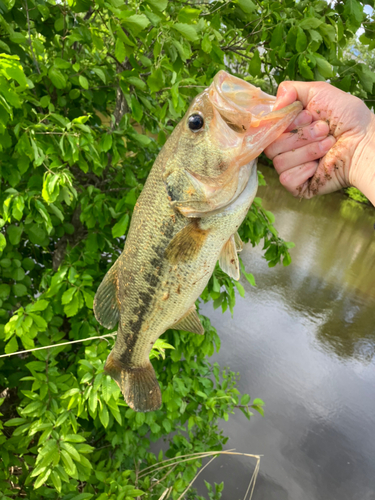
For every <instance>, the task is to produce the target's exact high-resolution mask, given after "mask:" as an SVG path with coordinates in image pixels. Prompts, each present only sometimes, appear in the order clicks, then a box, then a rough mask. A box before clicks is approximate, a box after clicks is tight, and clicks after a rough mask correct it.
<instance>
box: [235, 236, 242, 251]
mask: <svg viewBox="0 0 375 500" xmlns="http://www.w3.org/2000/svg"><path fill="white" fill-rule="evenodd" d="M234 242H235V244H236V250H237V253H240V252H242V250H243V241H242V240H241V238H240V235H239V234H238V233H237V232H236V233H234Z"/></svg>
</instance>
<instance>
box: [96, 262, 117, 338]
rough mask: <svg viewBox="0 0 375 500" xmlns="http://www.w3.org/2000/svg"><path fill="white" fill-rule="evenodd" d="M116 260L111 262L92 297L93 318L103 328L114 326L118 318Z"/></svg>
mask: <svg viewBox="0 0 375 500" xmlns="http://www.w3.org/2000/svg"><path fill="white" fill-rule="evenodd" d="M117 263H118V260H116V262H115V263H114V264H113V266H112V267H111V268H110V270H109V271H108V272H107V274H106V275H105V276H104V279H103V281H102V282H101V283H100V285H99V288H98V290H97V291H96V294H95V298H94V314H95V318H96V319H97V320H98V321H99V323H100V324H101V325H102V326H104V327H105V328H114V327H115V326H116V324H117V323H118V321H119V318H120V310H119V303H118V298H117V289H118V278H117V267H118V264H117Z"/></svg>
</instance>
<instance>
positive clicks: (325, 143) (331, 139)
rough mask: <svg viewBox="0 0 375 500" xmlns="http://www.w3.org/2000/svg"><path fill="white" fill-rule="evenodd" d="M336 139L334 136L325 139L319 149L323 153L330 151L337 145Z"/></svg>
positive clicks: (320, 143)
mask: <svg viewBox="0 0 375 500" xmlns="http://www.w3.org/2000/svg"><path fill="white" fill-rule="evenodd" d="M335 142H336V141H335V139H334V137H332V136H329V137H327V139H324V140H323V141H321V142H319V147H320V150H321V151H328V150H329V149H330V148H331V147H332V146H333V145H334V144H335Z"/></svg>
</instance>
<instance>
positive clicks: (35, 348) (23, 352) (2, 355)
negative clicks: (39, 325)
mask: <svg viewBox="0 0 375 500" xmlns="http://www.w3.org/2000/svg"><path fill="white" fill-rule="evenodd" d="M116 335H117V332H113V333H107V334H106V335H99V336H97V337H88V338H87V339H80V340H71V341H70V342H62V343H61V344H52V345H46V346H43V347H34V348H33V349H27V350H26V351H17V352H10V353H9V354H1V355H0V358H6V357H7V356H15V355H16V354H26V353H27V352H32V351H40V350H41V349H51V348H52V347H61V346H67V345H70V344H77V343H78V342H87V341H88V340H97V339H104V338H106V337H114V336H116Z"/></svg>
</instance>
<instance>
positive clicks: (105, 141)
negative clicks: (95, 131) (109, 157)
mask: <svg viewBox="0 0 375 500" xmlns="http://www.w3.org/2000/svg"><path fill="white" fill-rule="evenodd" d="M101 146H102V151H104V152H105V153H106V152H107V151H109V150H110V149H111V147H112V135H111V134H104V135H103V137H102V140H101Z"/></svg>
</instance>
